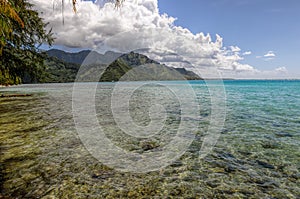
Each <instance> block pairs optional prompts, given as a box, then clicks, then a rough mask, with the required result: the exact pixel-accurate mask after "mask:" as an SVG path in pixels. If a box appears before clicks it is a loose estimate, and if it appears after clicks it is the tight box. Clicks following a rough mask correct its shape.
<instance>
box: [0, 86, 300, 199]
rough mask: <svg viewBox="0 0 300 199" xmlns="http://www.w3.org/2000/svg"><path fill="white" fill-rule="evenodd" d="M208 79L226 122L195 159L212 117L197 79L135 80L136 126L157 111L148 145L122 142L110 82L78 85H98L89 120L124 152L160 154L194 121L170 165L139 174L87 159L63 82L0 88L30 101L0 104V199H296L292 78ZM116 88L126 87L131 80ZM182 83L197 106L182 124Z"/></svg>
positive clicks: (297, 93)
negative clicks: (157, 125)
mask: <svg viewBox="0 0 300 199" xmlns="http://www.w3.org/2000/svg"><path fill="white" fill-rule="evenodd" d="M208 82H209V84H210V85H211V87H213V88H215V87H217V88H219V89H220V88H221V90H222V89H223V88H224V91H225V94H226V96H225V97H226V106H225V107H223V108H225V110H226V117H225V123H224V126H223V127H222V130H221V131H220V132H219V133H220V137H219V138H218V140H217V143H216V145H214V147H213V150H212V151H211V152H210V153H209V154H208V155H207V156H205V157H204V158H199V151H200V149H201V146H202V144H203V142H204V138H205V136H206V133H207V130H208V129H209V125H210V121H211V114H212V110H211V107H212V100H211V95H210V94H211V93H209V89H208V88H207V86H206V82H205V81H190V82H188V83H187V82H180V81H178V82H176V81H173V82H167V81H166V82H143V85H144V86H141V87H138V88H137V89H136V90H134V93H133V95H132V96H131V99H130V106H129V110H130V116H131V117H132V120H133V121H134V122H136V123H137V124H138V125H140V126H145V127H146V126H147V125H149V124H150V123H151V119H154V120H155V121H156V120H157V121H159V120H160V118H161V115H157V118H156V117H154V118H150V116H149V111H151V110H149V109H151V108H153V107H152V105H153V104H152V102H154V103H157V102H159V103H160V104H161V105H162V106H163V107H165V112H166V118H165V120H164V123H163V128H162V130H161V131H159V133H157V134H155V135H154V136H152V137H150V138H147V139H146V138H137V137H134V136H132V135H127V134H126V133H124V132H123V131H122V129H120V126H118V125H116V121H115V118H114V116H113V113H112V111H111V110H112V109H111V99H112V96H113V95H112V92H113V90H114V87H115V85H116V83H85V85H86V86H87V87H88V86H89V84H92V85H93V84H97V85H96V86H97V90H96V93H95V96H96V97H95V99H96V100H95V102H96V106H95V108H96V116H97V119H98V121H99V125H100V126H101V127H102V128H103V130H104V132H105V135H106V136H107V138H109V139H110V140H112V142H113V143H114V144H115V145H116V146H118V147H120V148H122V149H124V150H126V151H128V152H134V153H136V154H147V153H151V152H152V151H160V150H161V148H162V147H164V146H166V145H167V144H168V143H169V142H170V140H172V138H173V137H174V136H175V134H176V132H177V130H178V128H179V126H180V123H181V122H182V120H189V119H190V120H192V121H187V122H193V123H194V122H197V123H198V125H199V126H198V128H197V130H194V131H192V132H193V133H194V137H192V138H190V137H189V138H187V140H188V139H190V140H191V143H190V145H189V146H188V148H187V149H186V150H185V151H184V153H183V154H182V156H180V158H179V159H176V160H175V161H173V162H171V163H170V164H169V165H168V166H166V167H164V168H161V169H159V170H157V171H151V172H145V173H143V172H138V173H135V172H126V171H125V172H124V171H120V170H118V169H116V168H114V167H111V166H109V165H106V164H104V163H103V162H101V161H99V160H98V159H96V158H95V157H93V156H92V155H91V153H90V151H89V149H88V148H87V147H86V145H84V143H83V142H82V140H81V139H80V138H82V137H81V135H80V134H78V131H77V130H78V129H76V125H75V123H74V118H73V112H72V92H73V84H72V83H69V84H32V85H20V86H13V87H9V88H0V93H26V94H33V95H32V96H27V97H13V98H0V153H1V157H0V164H1V166H0V181H1V182H0V183H1V184H0V188H1V192H0V197H1V196H5V197H16V198H142V197H150V198H155V197H157V198H164V197H166V196H169V197H170V198H172V197H175V198H176V197H183V198H297V197H299V195H300V188H299V187H300V186H299V184H300V175H299V173H300V172H299V170H300V161H299V160H300V81H298V80H225V81H224V84H222V83H221V82H220V81H208ZM121 84H123V85H126V86H125V87H126V88H127V87H132V86H133V87H136V86H137V85H139V84H140V82H125V83H121ZM187 86H188V87H191V88H192V89H193V90H194V92H195V96H196V100H197V101H198V103H199V105H200V106H199V107H200V110H199V112H198V116H199V117H197V118H192V117H188V116H185V117H184V118H183V117H181V112H182V110H181V109H180V106H181V105H185V106H188V105H186V104H183V103H179V101H178V99H177V98H176V97H178V95H176V93H174V92H172V89H170V88H176V89H179V91H181V93H183V94H184V92H185V91H186V90H187V89H186V87H187ZM180 89H181V90H180ZM157 94H159V95H157ZM183 96H184V95H183ZM185 96H186V98H189V97H190V96H189V95H185ZM181 97H182V96H181ZM217 97H218V96H217ZM219 97H220V98H221V97H222V96H219ZM84 106H85V105H84V102H83V105H82V107H84ZM73 108H74V107H73ZM86 108H87V107H86Z"/></svg>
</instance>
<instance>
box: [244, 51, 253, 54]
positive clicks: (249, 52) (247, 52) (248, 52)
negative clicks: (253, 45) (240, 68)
mask: <svg viewBox="0 0 300 199" xmlns="http://www.w3.org/2000/svg"><path fill="white" fill-rule="evenodd" d="M251 54H252V52H251V51H246V52H244V53H243V55H251Z"/></svg>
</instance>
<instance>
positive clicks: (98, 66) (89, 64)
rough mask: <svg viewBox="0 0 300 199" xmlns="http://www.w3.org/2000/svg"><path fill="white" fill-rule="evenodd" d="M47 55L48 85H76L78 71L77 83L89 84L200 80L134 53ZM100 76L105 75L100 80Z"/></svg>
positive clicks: (62, 53)
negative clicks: (67, 83)
mask: <svg viewBox="0 0 300 199" xmlns="http://www.w3.org/2000/svg"><path fill="white" fill-rule="evenodd" d="M47 54H48V56H49V58H47V61H46V65H48V67H47V70H46V72H47V73H48V76H47V78H46V82H73V81H75V78H76V75H77V73H78V71H79V69H80V75H79V76H78V79H77V80H78V81H88V82H97V81H101V82H111V81H146V80H157V81H159V80H199V79H201V78H200V77H199V76H198V75H196V74H195V73H193V72H192V71H187V70H186V69H184V68H172V67H168V66H166V65H164V64H160V63H158V62H156V61H154V60H151V59H149V58H148V57H147V56H145V55H142V54H139V53H135V52H130V53H127V54H119V53H115V52H107V53H105V54H104V55H101V54H99V53H97V52H94V51H89V53H88V51H81V52H79V53H66V52H64V51H60V50H50V52H49V51H48V52H47ZM51 55H53V56H51ZM90 55H92V56H90ZM117 55H118V57H117V58H115V57H116V56H117ZM76 56H78V57H76ZM84 56H85V60H84V59H83V57H84ZM114 58H115V59H114ZM112 59H113V60H112ZM87 60H88V61H87ZM83 61H84V64H82V63H83ZM80 63H81V64H82V65H81V64H80ZM80 66H81V67H80ZM100 74H102V75H101V78H100V79H99V76H100Z"/></svg>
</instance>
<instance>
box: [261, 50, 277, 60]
mask: <svg viewBox="0 0 300 199" xmlns="http://www.w3.org/2000/svg"><path fill="white" fill-rule="evenodd" d="M264 57H265V58H274V57H276V55H275V53H274V52H273V51H269V52H267V53H266V54H265V55H264Z"/></svg>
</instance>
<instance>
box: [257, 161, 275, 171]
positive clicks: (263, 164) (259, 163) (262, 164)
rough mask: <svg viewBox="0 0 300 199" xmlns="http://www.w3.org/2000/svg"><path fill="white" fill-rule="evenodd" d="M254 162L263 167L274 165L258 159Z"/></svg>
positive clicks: (268, 167)
mask: <svg viewBox="0 0 300 199" xmlns="http://www.w3.org/2000/svg"><path fill="white" fill-rule="evenodd" d="M256 163H257V164H258V165H259V166H262V167H264V168H267V169H275V167H274V166H273V165H271V164H269V163H267V162H264V161H260V160H256Z"/></svg>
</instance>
